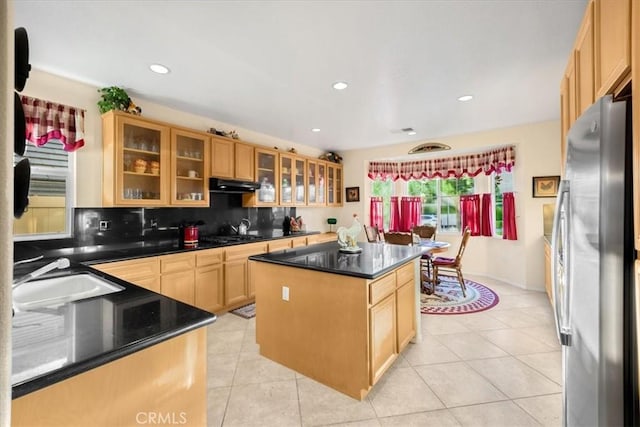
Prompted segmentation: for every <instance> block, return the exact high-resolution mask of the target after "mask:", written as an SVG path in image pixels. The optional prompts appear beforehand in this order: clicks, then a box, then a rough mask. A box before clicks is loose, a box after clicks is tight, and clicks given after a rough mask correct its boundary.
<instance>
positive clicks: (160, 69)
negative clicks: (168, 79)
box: [149, 64, 169, 74]
mask: <svg viewBox="0 0 640 427" xmlns="http://www.w3.org/2000/svg"><path fill="white" fill-rule="evenodd" d="M149 68H150V69H151V71H153V72H154V73H158V74H167V73H168V72H169V69H168V68H167V67H165V66H164V65H162V64H151V65H149Z"/></svg>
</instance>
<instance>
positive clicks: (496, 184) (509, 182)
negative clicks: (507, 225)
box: [491, 172, 513, 237]
mask: <svg viewBox="0 0 640 427" xmlns="http://www.w3.org/2000/svg"><path fill="white" fill-rule="evenodd" d="M491 190H492V191H493V205H494V208H493V213H494V215H493V217H494V218H495V221H494V223H495V228H494V235H495V236H499V237H502V194H503V193H505V192H510V191H513V173H512V172H503V173H501V174H500V175H496V174H492V175H491Z"/></svg>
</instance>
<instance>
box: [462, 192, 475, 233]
mask: <svg viewBox="0 0 640 427" xmlns="http://www.w3.org/2000/svg"><path fill="white" fill-rule="evenodd" d="M460 219H461V227H460V229H461V230H464V229H465V228H466V227H469V229H470V230H471V235H472V236H479V235H480V196H479V195H477V194H469V195H466V196H460Z"/></svg>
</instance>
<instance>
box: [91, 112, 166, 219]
mask: <svg viewBox="0 0 640 427" xmlns="http://www.w3.org/2000/svg"><path fill="white" fill-rule="evenodd" d="M169 135H170V132H169V127H168V126H165V125H163V124H159V123H156V122H153V121H150V120H146V119H143V118H141V117H135V116H132V115H130V114H127V113H123V112H118V111H110V112H108V113H105V114H104V115H103V116H102V156H103V190H102V204H103V206H105V207H111V206H164V205H168V204H169V191H168V188H169V182H170V165H169V162H170V160H169V157H170V142H169Z"/></svg>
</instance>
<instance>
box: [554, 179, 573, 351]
mask: <svg viewBox="0 0 640 427" xmlns="http://www.w3.org/2000/svg"><path fill="white" fill-rule="evenodd" d="M565 203H566V204H567V205H566V206H565ZM568 203H569V181H567V180H562V181H560V186H559V187H558V198H557V199H556V210H555V212H554V216H553V232H552V235H551V253H552V257H551V264H552V266H551V268H552V270H551V288H552V291H553V302H554V315H555V316H554V317H555V321H556V331H557V334H558V339H559V340H560V344H562V345H565V346H570V345H571V328H570V326H569V325H568V319H569V313H568V302H569V272H568V268H567V267H568V261H569V259H568V258H569V246H568V244H569V241H570V240H569V224H568V222H567V217H568V211H569V206H568ZM563 207H564V208H565V209H563ZM560 239H562V241H560ZM559 279H561V280H559ZM561 286H562V287H561Z"/></svg>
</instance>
